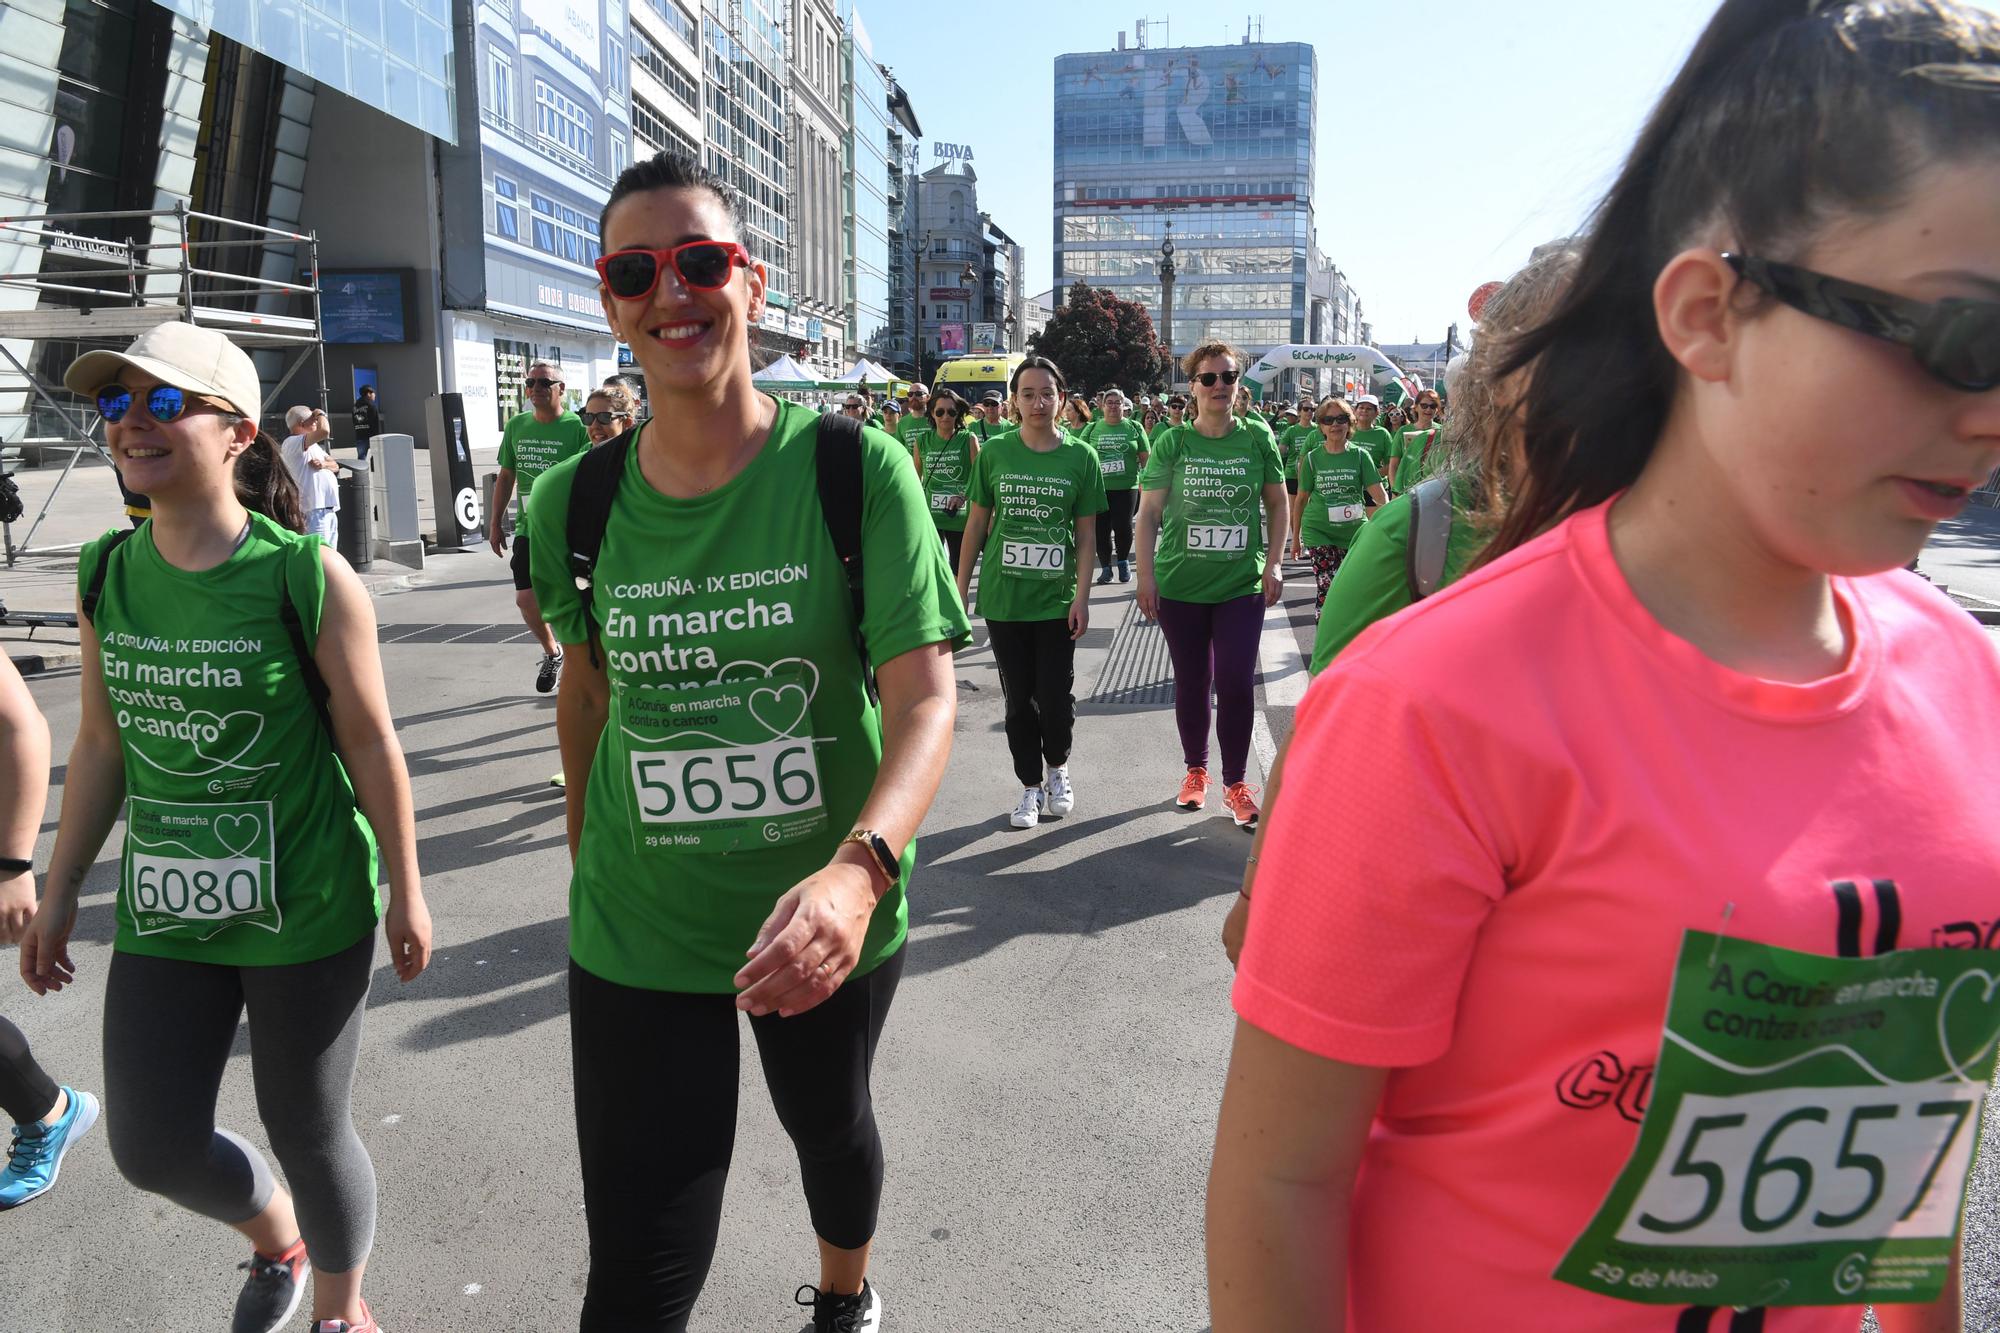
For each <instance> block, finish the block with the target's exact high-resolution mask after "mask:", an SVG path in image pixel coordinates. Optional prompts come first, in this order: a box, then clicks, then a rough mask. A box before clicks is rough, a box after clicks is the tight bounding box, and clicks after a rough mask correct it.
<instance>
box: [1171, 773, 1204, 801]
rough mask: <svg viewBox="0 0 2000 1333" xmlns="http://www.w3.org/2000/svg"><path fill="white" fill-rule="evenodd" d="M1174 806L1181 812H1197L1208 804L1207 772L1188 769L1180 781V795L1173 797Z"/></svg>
mask: <svg viewBox="0 0 2000 1333" xmlns="http://www.w3.org/2000/svg"><path fill="white" fill-rule="evenodd" d="M1174 804H1175V805H1177V806H1179V807H1180V808H1181V809H1183V810H1199V809H1201V808H1202V806H1204V805H1206V804H1208V770H1207V769H1205V768H1190V769H1189V770H1188V771H1187V776H1186V777H1185V778H1183V779H1181V794H1180V795H1179V796H1176V797H1174Z"/></svg>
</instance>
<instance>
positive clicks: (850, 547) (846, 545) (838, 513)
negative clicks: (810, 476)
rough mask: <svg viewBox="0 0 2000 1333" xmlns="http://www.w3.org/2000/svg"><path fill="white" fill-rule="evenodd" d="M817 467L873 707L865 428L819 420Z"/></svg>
mask: <svg viewBox="0 0 2000 1333" xmlns="http://www.w3.org/2000/svg"><path fill="white" fill-rule="evenodd" d="M814 464H815V467H816V469H817V471H818V473H819V509H820V514H821V515H822V517H824V518H825V520H826V535H827V536H829V537H831V538H832V539H833V552H834V554H835V555H837V556H839V557H840V568H841V572H842V573H843V574H844V575H846V578H847V596H848V600H849V601H850V602H851V603H852V604H853V607H854V651H855V652H856V653H858V654H859V655H860V657H861V679H862V682H863V683H864V684H865V685H866V687H867V690H868V702H869V704H871V705H873V704H875V703H877V702H878V700H879V696H878V695H877V693H876V691H875V665H874V663H873V662H872V661H871V660H870V659H869V656H868V639H867V636H866V635H864V634H863V633H862V629H861V626H862V623H863V617H864V615H865V614H866V611H867V599H866V597H865V595H864V593H863V590H862V581H861V506H862V499H863V497H862V484H861V423H860V422H858V421H856V420H854V419H853V418H852V417H844V416H824V417H821V418H820V419H819V437H818V439H817V440H816V441H815V447H814Z"/></svg>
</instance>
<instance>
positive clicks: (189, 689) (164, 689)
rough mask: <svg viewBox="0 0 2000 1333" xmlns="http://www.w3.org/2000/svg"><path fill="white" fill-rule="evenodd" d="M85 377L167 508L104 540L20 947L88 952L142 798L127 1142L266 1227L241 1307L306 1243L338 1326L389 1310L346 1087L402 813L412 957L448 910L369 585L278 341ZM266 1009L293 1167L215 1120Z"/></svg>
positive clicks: (125, 925)
mask: <svg viewBox="0 0 2000 1333" xmlns="http://www.w3.org/2000/svg"><path fill="white" fill-rule="evenodd" d="M64 382H65V383H66V384H67V385H68V386H69V388H70V389H71V390H73V391H75V392H78V393H86V394H95V396H96V399H97V405H98V410H99V411H100V412H102V413H103V416H104V420H105V422H106V423H107V424H106V427H105V437H106V443H107V444H108V445H109V446H110V449H111V453H112V456H113V458H114V459H115V460H116V461H117V463H118V465H119V467H120V468H121V469H123V471H124V473H125V476H126V478H127V480H128V481H129V482H130V483H131V485H132V486H133V488H134V489H135V490H139V491H143V492H145V493H146V494H148V495H150V496H151V497H152V501H153V514H152V517H151V519H149V520H148V521H147V522H146V523H144V524H142V525H141V526H140V527H139V528H138V529H137V531H135V532H129V533H128V532H117V533H111V534H107V535H106V536H104V537H102V538H100V539H98V540H97V541H95V542H93V543H91V544H90V545H89V546H87V547H85V548H84V551H83V554H82V558H81V560H80V561H79V565H78V570H77V580H78V590H79V594H80V595H79V598H78V603H79V607H80V609H81V615H80V616H79V620H78V626H79V630H80V633H81V638H82V646H83V715H82V721H81V723H80V725H79V727H78V731H77V738H76V744H75V746H74V748H73V749H72V750H71V751H70V757H69V778H68V784H67V796H66V798H65V799H64V801H63V810H62V823H61V826H60V828H59V830H58V832H57V834H56V847H55V853H54V856H53V858H52V860H51V862H50V865H49V873H48V880H47V888H46V892H45V895H44V897H43V899H42V903H41V906H40V909H39V910H38V911H37V912H36V915H35V919H34V920H33V921H32V922H31V923H30V924H29V926H28V930H27V934H26V936H25V937H24V938H23V939H22V941H21V976H22V978H23V979H24V980H25V981H26V982H27V983H28V986H29V988H30V989H31V990H33V991H34V992H35V993H36V994H38V995H42V994H46V993H48V992H49V991H52V990H61V989H62V988H63V987H64V986H67V985H69V984H70V983H71V982H72V981H74V980H75V977H76V967H75V965H74V964H73V963H72V962H71V960H70V955H69V936H70V932H71V930H72V928H73V927H74V925H75V923H76V905H77V895H78V893H79V891H80V890H81V888H82V886H83V881H84V877H85V875H86V874H87V873H88V871H89V869H90V866H91V864H92V862H94V861H95V860H96V858H97V853H98V849H99V848H100V847H101V846H102V845H103V842H104V839H105V836H106V835H107V834H108V833H109V832H110V830H111V825H112V823H113V822H114V821H115V820H116V819H117V817H118V813H119V807H120V805H121V803H124V804H126V807H127V808H126V841H125V854H124V858H123V865H122V868H121V873H120V877H119V886H118V896H117V924H118V932H117V937H116V939H115V941H114V943H113V946H112V955H111V964H110V967H109V969H108V972H107V976H106V982H105V1002H104V1072H105V1097H104V1100H105V1103H106V1108H107V1115H106V1125H107V1128H108V1131H109V1138H110V1142H111V1153H112V1157H113V1159H114V1160H115V1161H116V1162H117V1164H118V1169H119V1170H120V1171H121V1172H122V1173H123V1174H124V1175H125V1177H126V1178H127V1179H128V1180H130V1181H131V1182H132V1183H133V1184H135V1185H137V1186H138V1187H139V1188H141V1189H143V1190H147V1191H149V1192H151V1193H155V1194H159V1195H162V1196H164V1197H166V1198H168V1199H171V1200H173V1201H174V1202H175V1203H177V1204H179V1205H181V1206H182V1207H184V1208H187V1209H189V1210H191V1211H194V1212H198V1213H201V1214H202V1215H204V1216H206V1217H212V1218H214V1219H215V1220H216V1221H219V1222H224V1223H227V1224H228V1225H229V1226H231V1227H234V1228H235V1229H236V1230H237V1231H239V1232H241V1233H242V1234H243V1235H244V1236H246V1237H248V1238H249V1240H250V1243H251V1246H252V1247H253V1253H252V1255H251V1257H250V1260H249V1262H248V1263H245V1264H243V1265H242V1267H244V1268H247V1269H248V1270H249V1272H250V1277H249V1279H248V1281H246V1282H245V1284H244V1286H243V1288H242V1291H241V1293H240V1294H239V1295H238V1297H237V1300H236V1308H235V1314H234V1318H233V1320H232V1323H231V1325H230V1327H231V1329H232V1330H233V1331H234V1333H269V1331H270V1330H275V1329H277V1328H279V1327H280V1326H281V1325H283V1324H284V1323H285V1322H286V1321H287V1320H288V1319H290V1318H291V1317H292V1314H293V1312H294V1311H295V1310H296V1309H297V1308H298V1305H299V1301H300V1298H301V1296H302V1294H303V1292H304V1286H305V1271H306V1268H307V1267H308V1265H310V1266H311V1268H312V1270H313V1274H314V1282H313V1319H314V1323H313V1328H314V1329H315V1330H316V1333H379V1330H378V1328H377V1325H376V1324H375V1321H374V1320H373V1318H372V1317H371V1316H370V1315H369V1313H368V1307H367V1304H366V1303H365V1302H364V1301H363V1300H362V1299H361V1274H362V1267H363V1264H364V1263H365V1261H366V1259H367V1256H368V1249H369V1245H370V1243H371V1241H372V1239H373V1233H374V1225H375V1172H374V1167H373V1165H372V1164H371V1163H370V1162H369V1160H368V1154H367V1152H366V1150H365V1149H363V1148H362V1146H361V1141H360V1139H359V1138H358V1137H357V1136H356V1135H355V1132H354V1126H353V1120H352V1116H351V1113H350V1110H349V1098H350V1093H351V1090H352V1084H353V1080H354V1071H355V1062H356V1056H357V1053H358V1051H359V1048H360V1040H361V1012H362V1008H363V1005H364V1003H365V1001H366V998H367V994H368V983H369V972H370V968H371V966H372V963H373V960H374V955H375V939H374V936H375V923H376V920H377V917H378V915H379V914H380V909H379V904H378V900H377V896H376V891H375V884H376V878H377V873H376V872H377V857H378V851H377V840H378V838H379V840H380V852H379V855H380V859H381V861H382V862H383V863H385V864H386V869H387V871H388V878H389V888H390V902H389V908H388V914H387V917H388V920H387V934H388V937H389V952H390V960H391V962H392V963H393V965H394V966H395V969H396V972H397V975H398V976H400V977H401V978H402V979H403V980H404V981H409V980H410V979H412V978H413V977H415V976H416V975H417V974H418V973H419V972H421V971H423V969H424V966H425V964H426V963H427V962H428V960H429V954H430V936H431V927H430V917H429V913H428V912H427V911H426V910H425V907H424V900H423V892H422V889H421V887H420V885H419V883H418V877H417V861H416V836H415V830H414V820H413V819H412V815H411V806H410V785H409V776H408V774H407V773H406V771H405V769H404V765H403V756H402V751H401V749H400V748H399V747H398V745H397V742H396V734H395V730H394V727H393V724H392V722H391V719H390V714H389V703H388V698H387V695H386V693H385V691H384V688H383V683H382V665H381V660H380V656H379V653H378V651H377V649H376V646H375V618H374V613H373V610H372V609H371V608H370V606H369V602H368V595H367V593H366V591H365V590H364V589H363V588H362V586H361V583H360V581H359V580H358V579H357V578H355V576H354V572H353V570H351V569H349V568H348V566H347V563H346V562H345V561H343V560H342V559H341V558H340V556H339V554H338V553H337V552H335V551H333V550H332V549H330V548H328V547H327V546H325V545H324V544H323V543H321V542H320V541H318V540H317V539H315V538H311V537H307V536H304V535H302V534H301V533H300V532H299V531H298V528H299V518H300V516H299V512H298V507H299V501H298V493H297V489H296V487H295V486H294V485H293V483H292V479H291V477H290V476H289V475H288V474H287V472H286V470H285V468H284V466H283V465H282V463H281V462H280V461H279V459H278V456H277V450H276V448H275V447H274V446H273V444H272V442H271V439H270V437H269V436H267V435H262V434H260V433H259V432H258V430H257V415H258V409H259V406H260V404H259V401H258V400H259V387H258V381H257V372H256V369H255V368H254V367H253V366H252V365H251V363H250V358H249V357H248V356H246V355H245V354H244V353H243V352H242V351H241V350H240V349H238V348H237V347H235V346H234V345H232V344H231V343H230V342H229V341H228V339H226V338H224V337H223V336H222V335H221V334H219V333H216V332H214V331H213V330H209V329H201V328H197V327H194V326H193V325H188V324H178V323H176V324H166V325H162V326H160V327H159V328H156V329H153V330H152V331H151V332H149V333H147V334H146V335H145V336H143V337H141V338H140V339H139V340H138V341H137V342H135V343H133V344H132V346H131V347H129V348H128V349H126V351H124V352H122V353H118V352H105V351H99V352H91V353H89V354H87V355H85V356H83V357H81V358H79V359H78V360H77V361H76V362H75V363H74V364H72V365H71V366H70V368H69V371H68V373H67V374H66V375H65V376H64ZM127 537H129V538H130V540H124V539H125V538H127ZM350 774H351V775H352V778H351V780H350ZM357 790H358V791H359V793H360V795H359V796H358V797H357V795H356V793H357ZM357 806H358V807H359V808H357ZM246 1009H247V1010H248V1011H249V1016H250V1034H251V1035H250V1056H251V1071H252V1076H253V1077H254V1079H255V1081H256V1087H257V1104H258V1107H259V1109H260V1110H261V1112H262V1115H263V1119H264V1128H265V1130H266V1132H267V1133H268V1134H269V1136H270V1142H271V1146H272V1148H273V1149H274V1150H275V1151H276V1153H277V1157H278V1162H279V1164H280V1165H281V1166H283V1168H284V1170H285V1173H286V1176H287V1178H288V1179H289V1182H290V1185H291V1190H290V1192H287V1191H286V1190H285V1189H284V1188H283V1187H282V1186H280V1185H279V1184H278V1183H277V1181H276V1180H275V1179H274V1178H273V1175H272V1172H271V1168H270V1166H269V1165H268V1164H267V1163H266V1162H265V1160H264V1158H263V1156H262V1155H261V1154H260V1153H259V1152H258V1151H257V1150H256V1149H255V1148H253V1147H252V1146H251V1145H250V1144H249V1143H247V1142H246V1141H244V1140H243V1139H242V1138H240V1137H238V1136H237V1135H235V1134H233V1133H231V1132H229V1131H228V1130H225V1129H219V1128H217V1127H216V1125H215V1103H216V1091H217V1088H218V1087H219V1085H220V1083H221V1080H222V1073H223V1069H224V1067H225V1066H226V1064H227V1063H228V1059H229V1051H230V1046H231V1045H232V1043H233V1042H234V1040H235V1036H236V1029H237V1024H238V1022H239V1020H240V1019H241V1017H242V1015H243V1013H244V1011H245V1010H246ZM190 1323H191V1324H199V1325H202V1326H208V1327H212V1326H213V1320H212V1319H210V1318H207V1317H202V1316H195V1317H193V1318H192V1319H191V1321H190Z"/></svg>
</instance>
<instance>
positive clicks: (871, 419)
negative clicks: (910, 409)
mask: <svg viewBox="0 0 2000 1333" xmlns="http://www.w3.org/2000/svg"><path fill="white" fill-rule="evenodd" d="M862 424H863V425H866V426H873V427H874V428H875V429H876V430H883V429H885V427H884V426H883V425H882V414H881V413H880V412H870V413H869V414H868V420H867V421H865V422H863V423H862Z"/></svg>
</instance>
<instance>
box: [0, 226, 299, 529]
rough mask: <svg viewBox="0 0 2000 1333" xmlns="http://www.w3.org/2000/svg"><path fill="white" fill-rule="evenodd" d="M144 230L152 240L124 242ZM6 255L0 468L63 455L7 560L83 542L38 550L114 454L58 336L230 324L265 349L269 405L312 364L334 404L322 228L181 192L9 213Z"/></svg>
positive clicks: (117, 335) (95, 337)
mask: <svg viewBox="0 0 2000 1333" xmlns="http://www.w3.org/2000/svg"><path fill="white" fill-rule="evenodd" d="M140 236H143V237H145V238H146V239H143V240H142V239H130V240H128V239H117V238H123V237H140ZM105 238H113V239H105ZM7 255H11V256H13V258H12V259H11V261H8V262H6V263H5V267H7V268H9V269H10V270H13V271H9V272H6V273H0V471H6V470H8V463H9V461H10V460H12V461H15V462H19V461H24V460H29V459H33V460H35V461H38V462H39V461H43V460H45V459H47V458H48V457H50V456H54V455H64V456H65V460H64V462H63V465H62V472H61V475H60V476H58V477H57V478H56V482H55V485H54V486H53V487H52V488H51V489H50V491H49V493H48V495H47V496H46V497H45V498H44V499H43V501H42V506H41V509H40V510H39V512H37V513H36V515H35V517H34V519H33V521H32V522H30V523H29V524H28V525H27V528H26V530H25V531H24V532H21V533H20V534H19V535H18V536H17V535H16V532H15V528H16V527H17V526H18V525H16V524H11V523H0V543H4V547H5V554H6V561H7V565H8V567H9V568H12V567H13V566H14V565H15V563H16V562H18V561H19V560H20V558H21V557H23V556H27V555H37V556H42V555H60V554H65V553H72V552H74V551H76V550H78V549H79V548H78V547H77V546H76V545H49V546H40V547H38V546H36V545H35V535H36V533H37V532H38V531H39V530H40V529H41V526H42V523H43V520H45V519H46V518H47V517H48V515H49V513H50V511H51V510H52V509H53V508H54V507H55V504H56V501H57V498H58V497H59V496H60V495H61V494H62V489H63V483H65V482H66V481H68V480H69V478H70V475H71V474H72V473H73V472H74V471H75V469H76V466H77V464H78V463H79V462H80V461H81V460H82V459H83V458H84V457H85V456H86V455H90V454H95V455H96V456H97V457H99V458H101V459H103V460H104V462H106V463H107V464H108V463H109V462H110V461H111V458H110V455H109V454H108V453H106V452H105V448H104V443H103V439H102V434H103V430H102V426H103V421H102V418H101V417H100V416H99V415H98V412H97V405H96V404H95V403H94V402H86V403H81V404H78V403H75V402H74V401H73V399H74V395H71V394H69V393H68V391H67V390H65V389H64V388H63V385H62V379H61V373H60V371H59V370H57V369H55V365H56V362H57V361H58V360H60V361H61V362H62V363H64V364H66V363H67V362H68V360H69V355H65V354H62V348H61V347H60V346H59V347H57V348H56V349H54V350H55V351H56V352H57V355H55V356H51V355H50V351H51V348H50V346H49V345H50V344H58V345H73V346H74V354H80V353H82V352H83V351H86V350H89V349H91V348H95V347H109V348H114V349H122V348H124V347H125V346H126V345H128V344H129V343H131V341H132V340H133V339H134V338H137V337H138V336H139V335H140V334H142V333H145V332H146V331H147V330H148V329H152V328H155V327H157V326H159V325H161V324H166V323H172V322H175V321H181V322H185V323H189V324H195V325H198V326H200V327H202V328H211V329H217V330H220V331H221V332H223V333H225V334H227V335H228V336H229V339H230V341H232V342H234V343H236V344H237V345H238V346H239V347H242V348H243V349H244V350H246V351H248V352H250V353H252V354H253V358H255V357H258V356H259V354H264V355H263V357H262V361H261V364H260V365H259V367H258V370H259V373H260V375H262V377H263V378H264V380H265V382H266V384H267V385H268V386H269V387H268V388H267V389H266V390H265V394H264V398H265V401H266V402H274V401H278V400H279V397H280V395H282V394H283V392H284V390H285V386H286V385H288V384H290V383H291V382H292V380H293V378H294V377H296V376H297V375H298V373H299V371H300V370H302V369H303V368H304V367H305V366H306V364H307V363H308V362H311V363H312V364H313V366H314V369H315V378H316V379H317V380H318V382H319V383H318V397H319V405H320V406H321V407H322V408H324V407H325V406H326V358H325V355H324V350H323V346H322V340H321V325H320V301H319V241H318V237H317V233H314V232H303V233H301V232H295V231H284V230H281V229H279V228H275V227H264V226H259V225H258V224H256V223H252V222H242V221H238V220H237V219H235V218H226V217H219V216H216V215H214V214H210V213H201V212H196V211H195V210H194V209H192V208H190V207H189V206H188V205H187V203H186V202H185V201H182V202H180V203H177V204H176V205H175V206H174V207H173V208H170V209H150V210H131V211H122V212H97V213H31V214H24V215H21V216H16V217H0V256H7ZM51 261H55V262H51ZM280 275H282V276H280ZM294 277H296V278H298V279H300V280H299V281H291V280H289V279H291V278H294ZM23 292H26V293H30V294H31V295H30V297H28V298H26V299H25V300H24V298H23V297H22V296H20V295H19V293H23ZM23 304H25V305H26V306H27V308H24V309H23V308H13V309H10V308H6V307H8V306H10V305H23ZM259 424H260V426H261V424H262V423H259Z"/></svg>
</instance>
